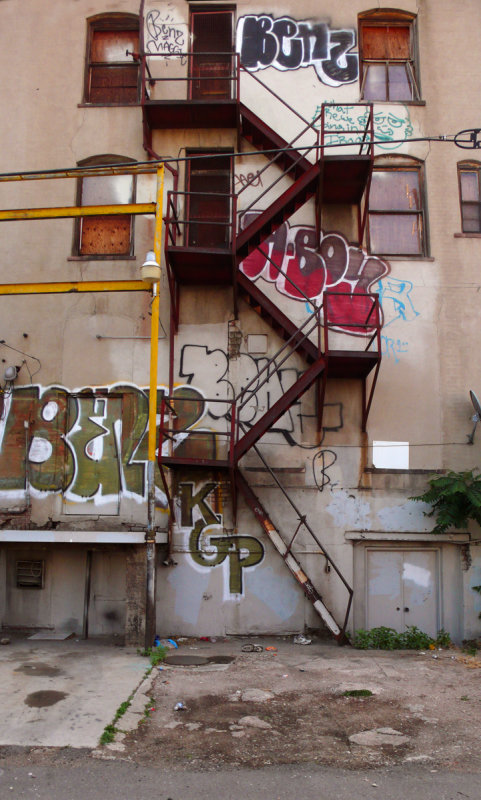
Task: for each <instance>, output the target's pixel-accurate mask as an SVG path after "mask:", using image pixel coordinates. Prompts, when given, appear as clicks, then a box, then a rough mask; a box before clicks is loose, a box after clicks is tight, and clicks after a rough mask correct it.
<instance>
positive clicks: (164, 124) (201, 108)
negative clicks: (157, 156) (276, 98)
mask: <svg viewBox="0 0 481 800" xmlns="http://www.w3.org/2000/svg"><path fill="white" fill-rule="evenodd" d="M143 108H144V120H145V122H146V123H147V125H148V127H149V128H150V130H155V129H157V128H162V129H164V128H237V124H238V115H239V111H238V103H237V101H236V100H226V99H218V100H216V99H213V98H209V99H207V100H145V101H144V103H143Z"/></svg>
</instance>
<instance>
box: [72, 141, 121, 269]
mask: <svg viewBox="0 0 481 800" xmlns="http://www.w3.org/2000/svg"><path fill="white" fill-rule="evenodd" d="M130 162H132V163H134V159H132V158H126V157H125V156H117V155H102V156H93V157H92V158H86V159H84V160H83V161H80V162H79V164H78V165H79V167H87V166H89V167H90V166H100V165H101V164H124V163H126V164H128V163H130ZM133 202H135V175H107V176H105V175H102V176H92V177H87V178H79V179H78V182H77V205H80V206H95V205H110V204H116V205H118V204H120V203H133ZM132 253H133V220H132V216H131V215H130V214H113V215H111V216H89V217H80V218H79V219H78V220H77V221H76V228H75V237H74V255H77V256H85V257H86V258H100V259H102V258H125V257H126V256H130V255H132Z"/></svg>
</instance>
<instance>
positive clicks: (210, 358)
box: [179, 344, 344, 449]
mask: <svg viewBox="0 0 481 800" xmlns="http://www.w3.org/2000/svg"><path fill="white" fill-rule="evenodd" d="M230 361H231V359H230V358H229V355H228V353H227V352H226V351H225V350H222V349H221V348H215V349H212V350H211V349H209V348H208V347H206V346H205V345H199V344H185V345H184V346H183V347H182V350H181V358H180V367H179V376H180V377H181V378H182V379H183V380H185V382H186V383H187V384H189V385H190V384H191V383H194V385H195V386H196V387H197V388H198V389H200V390H201V391H202V392H205V393H206V394H207V393H209V396H210V397H211V398H214V397H219V402H218V403H216V402H215V399H212V400H209V405H208V408H207V418H211V419H212V420H213V421H214V420H218V419H220V418H221V417H224V418H226V415H227V411H226V404H225V402H221V398H228V399H232V398H234V396H235V395H236V390H235V387H234V386H233V384H232V383H231V381H230V380H229V377H228V374H229V363H230ZM239 361H240V365H241V367H240V370H239V372H240V374H242V376H243V383H242V385H243V386H246V385H247V383H249V382H250V381H251V380H253V379H255V377H256V376H257V375H258V374H259V372H260V370H261V369H262V367H263V366H264V364H265V363H266V361H267V358H266V357H263V356H260V357H255V356H252V355H250V354H249V353H242V352H241V353H239V354H238V355H236V362H237V363H239ZM301 372H302V370H298V369H295V368H293V367H285V368H282V367H281V368H278V369H276V370H273V371H272V372H271V373H270V374H269V376H268V380H267V381H266V383H265V384H264V385H263V386H262V387H260V389H259V390H258V391H257V392H256V393H255V395H253V397H252V399H251V401H250V403H248V404H247V405H246V406H245V408H244V409H243V410H242V413H241V420H242V422H243V424H244V425H245V426H246V427H250V426H252V425H253V424H254V423H255V422H256V421H257V420H258V419H259V418H260V417H261V416H262V414H264V413H265V412H266V411H267V410H268V409H269V408H271V407H272V406H273V405H274V403H276V402H277V400H279V398H280V397H282V395H283V394H284V393H285V392H286V390H287V389H288V388H289V387H290V386H292V384H293V383H295V382H296V381H297V380H298V379H299V377H300V375H301ZM204 382H205V384H204ZM241 388H242V386H241V387H239V388H238V390H237V394H238V393H239V391H240V389H241ZM306 403H308V401H307V400H305V399H304V398H302V397H301V398H300V400H298V401H297V403H294V405H292V406H291V408H290V409H289V410H288V411H286V412H285V413H284V414H283V415H282V417H280V419H278V420H277V422H275V423H274V425H273V426H272V428H270V430H269V434H278V435H279V434H280V435H281V436H282V437H283V439H284V440H285V441H286V442H287V443H288V444H289V445H290V446H291V447H293V446H297V447H303V448H306V449H310V448H311V447H316V446H317V445H308V444H306V443H305V442H303V439H304V436H305V429H306V427H307V423H308V422H309V420H316V419H317V416H316V414H315V413H314V412H313V411H308V410H306ZM343 425H344V421H343V406H342V403H340V402H337V403H326V404H325V406H324V424H323V433H322V435H323V436H324V435H325V434H326V432H328V431H331V432H332V431H334V432H335V431H339V430H341V429H342V428H343Z"/></svg>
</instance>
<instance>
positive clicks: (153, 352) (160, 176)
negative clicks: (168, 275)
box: [148, 164, 164, 462]
mask: <svg viewBox="0 0 481 800" xmlns="http://www.w3.org/2000/svg"><path fill="white" fill-rule="evenodd" d="M163 195H164V165H163V164H161V165H160V166H159V168H158V170H157V197H156V213H155V235H154V253H155V260H156V261H157V263H158V264H160V258H161V254H162V203H163ZM152 294H153V296H152V306H151V313H152V317H151V326H150V390H149V438H148V460H149V461H152V462H154V461H155V444H156V433H157V424H156V422H157V364H158V357H159V284H158V283H157V284H154V286H153V289H152Z"/></svg>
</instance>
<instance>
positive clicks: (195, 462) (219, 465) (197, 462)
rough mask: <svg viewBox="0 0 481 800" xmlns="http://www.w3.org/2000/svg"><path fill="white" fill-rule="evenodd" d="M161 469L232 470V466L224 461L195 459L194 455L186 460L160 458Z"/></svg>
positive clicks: (183, 458)
mask: <svg viewBox="0 0 481 800" xmlns="http://www.w3.org/2000/svg"><path fill="white" fill-rule="evenodd" d="M161 463H162V466H163V467H182V466H185V467H189V468H191V467H203V468H204V467H213V468H214V469H218V470H222V469H232V464H231V463H230V462H229V461H226V460H225V459H216V458H197V457H196V456H195V455H194V454H192V457H190V458H188V457H186V456H184V457H179V458H177V457H176V456H175V455H174V456H162V458H161Z"/></svg>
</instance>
